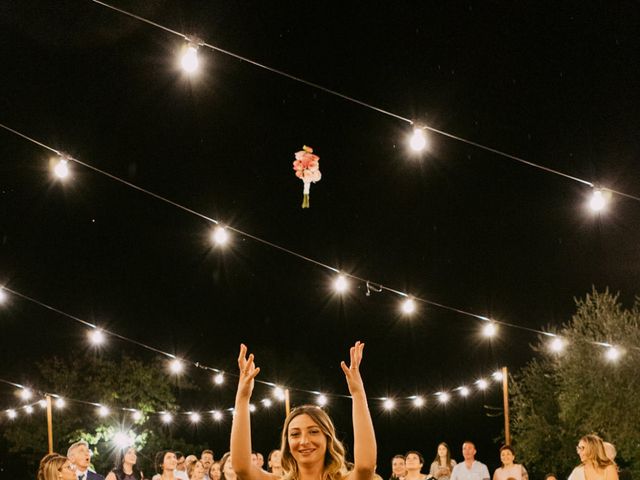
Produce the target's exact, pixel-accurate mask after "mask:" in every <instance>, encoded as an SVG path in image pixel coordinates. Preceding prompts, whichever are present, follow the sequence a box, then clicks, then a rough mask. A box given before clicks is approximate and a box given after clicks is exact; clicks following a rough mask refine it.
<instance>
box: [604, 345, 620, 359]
mask: <svg viewBox="0 0 640 480" xmlns="http://www.w3.org/2000/svg"><path fill="white" fill-rule="evenodd" d="M605 355H606V357H607V360H609V361H610V362H616V361H618V359H619V358H620V355H622V352H621V351H620V350H619V349H617V348H616V347H609V348H607V351H606V353H605Z"/></svg>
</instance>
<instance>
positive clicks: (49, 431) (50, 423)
mask: <svg viewBox="0 0 640 480" xmlns="http://www.w3.org/2000/svg"><path fill="white" fill-rule="evenodd" d="M45 398H46V399H47V437H48V440H49V453H53V415H52V413H51V395H46V396H45Z"/></svg>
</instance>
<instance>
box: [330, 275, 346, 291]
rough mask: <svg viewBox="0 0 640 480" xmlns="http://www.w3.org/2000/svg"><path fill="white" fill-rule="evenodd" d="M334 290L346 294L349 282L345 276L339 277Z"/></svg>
mask: <svg viewBox="0 0 640 480" xmlns="http://www.w3.org/2000/svg"><path fill="white" fill-rule="evenodd" d="M333 288H335V289H336V292H338V293H344V292H346V291H347V288H349V282H348V281H347V277H345V276H344V275H338V277H337V278H336V279H335V281H334V282H333Z"/></svg>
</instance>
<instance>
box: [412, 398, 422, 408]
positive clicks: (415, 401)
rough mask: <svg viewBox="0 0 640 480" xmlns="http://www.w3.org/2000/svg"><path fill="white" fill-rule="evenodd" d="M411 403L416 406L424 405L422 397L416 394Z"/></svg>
mask: <svg viewBox="0 0 640 480" xmlns="http://www.w3.org/2000/svg"><path fill="white" fill-rule="evenodd" d="M413 405H414V406H416V407H422V406H423V405H424V398H423V397H420V396H417V397H416V398H414V399H413Z"/></svg>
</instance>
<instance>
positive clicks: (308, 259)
mask: <svg viewBox="0 0 640 480" xmlns="http://www.w3.org/2000/svg"><path fill="white" fill-rule="evenodd" d="M0 127H2V128H4V129H5V130H7V131H9V132H11V133H14V134H16V135H19V136H20V137H22V138H24V139H26V140H28V141H31V142H33V143H35V144H36V145H38V146H41V147H44V148H46V149H48V150H50V151H52V152H55V153H56V154H57V155H60V156H61V158H64V159H65V160H68V161H73V162H75V163H78V164H79V165H83V166H84V167H86V168H89V169H90V170H93V171H95V172H97V173H100V174H102V175H105V176H106V177H108V178H110V179H112V180H115V181H117V182H120V183H122V184H124V185H126V186H128V187H131V188H133V189H135V190H137V191H139V192H142V193H145V194H147V195H149V196H151V197H153V198H155V199H157V200H160V201H162V202H165V203H167V204H169V205H172V206H174V207H176V208H179V209H181V210H183V211H185V212H187V213H191V214H193V215H195V216H197V217H199V218H202V219H204V220H206V221H208V222H211V223H214V224H216V225H220V224H221V222H220V221H219V220H216V219H213V218H211V217H208V216H207V215H204V214H202V213H200V212H197V211H196V210H193V209H191V208H188V207H186V206H184V205H181V204H179V203H177V202H174V201H173V200H170V199H168V198H166V197H164V196H162V195H159V194H157V193H154V192H152V191H150V190H148V189H145V188H142V187H140V186H138V185H135V184H134V183H131V182H129V181H127V180H124V179H123V178H120V177H118V176H116V175H113V174H111V173H109V172H107V171H105V170H102V169H100V168H97V167H95V166H93V165H91V164H89V163H87V162H84V161H81V160H79V159H77V158H75V157H71V156H69V155H67V154H65V153H63V152H61V151H59V150H56V149H55V148H53V147H50V146H48V145H45V144H44V143H42V142H39V141H37V140H35V139H33V138H31V137H29V136H28V135H25V134H23V133H21V132H19V131H17V130H15V129H13V128H9V127H7V126H6V125H4V124H2V123H0ZM224 228H226V229H229V230H231V231H233V232H236V233H238V234H240V235H242V236H245V237H247V238H250V239H252V240H255V241H256V242H259V243H262V244H263V245H267V246H269V247H272V248H274V249H277V250H279V251H281V252H284V253H288V254H289V255H292V256H295V257H297V258H299V259H301V260H304V261H306V262H310V263H312V264H314V265H316V266H319V267H322V268H325V269H327V270H330V271H332V272H334V273H337V274H339V275H342V276H343V277H347V278H350V279H352V280H355V281H357V282H360V283H361V284H367V285H369V286H371V285H375V287H376V288H377V289H378V290H384V291H387V292H390V293H394V294H396V295H399V296H401V297H404V298H406V299H407V300H413V301H418V302H422V303H424V304H426V305H430V306H433V307H437V308H440V309H443V310H447V311H450V312H454V313H458V314H460V315H463V316H467V317H471V318H475V319H477V320H481V321H483V322H490V323H492V324H499V325H503V326H506V327H510V328H517V329H520V330H524V331H528V332H531V333H536V334H542V335H553V334H550V333H549V332H544V331H542V330H538V329H535V328H530V327H525V326H523V325H517V324H514V323H509V322H506V321H503V320H496V319H492V318H489V317H487V316H484V315H479V314H476V313H472V312H469V311H467V310H463V309H461V308H456V307H452V306H449V305H445V304H444V303H440V302H435V301H433V300H428V299H426V298H422V297H417V296H412V295H409V294H408V293H405V292H401V291H400V290H397V289H394V288H391V287H387V286H385V285H382V284H380V283H375V284H372V283H371V282H370V281H369V280H367V279H365V278H363V277H359V276H357V275H355V274H352V273H348V272H344V271H341V270H340V269H338V268H335V267H332V266H330V265H327V264H326V263H323V262H321V261H319V260H316V259H313V258H311V257H308V256H306V255H303V254H301V253H298V252H295V251H293V250H291V249H289V248H286V247H283V246H281V245H278V244H275V243H273V242H271V241H268V240H265V239H263V238H260V237H258V236H256V235H253V234H250V233H248V232H245V231H243V230H240V229H238V228H235V227H232V226H230V225H226V224H225V225H224ZM368 291H370V287H369V290H368Z"/></svg>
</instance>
